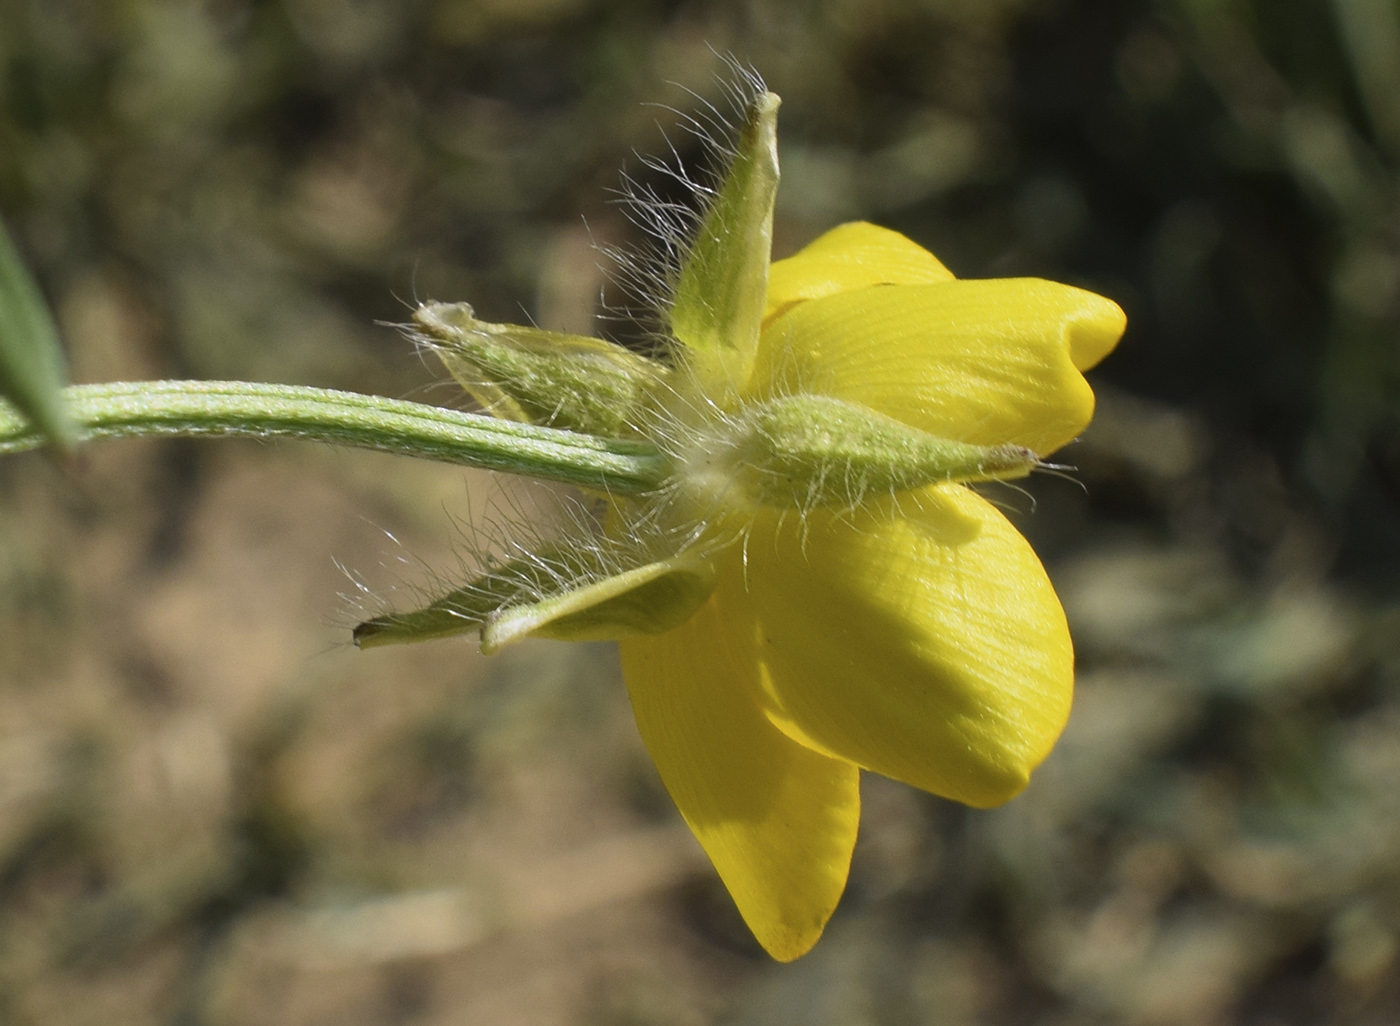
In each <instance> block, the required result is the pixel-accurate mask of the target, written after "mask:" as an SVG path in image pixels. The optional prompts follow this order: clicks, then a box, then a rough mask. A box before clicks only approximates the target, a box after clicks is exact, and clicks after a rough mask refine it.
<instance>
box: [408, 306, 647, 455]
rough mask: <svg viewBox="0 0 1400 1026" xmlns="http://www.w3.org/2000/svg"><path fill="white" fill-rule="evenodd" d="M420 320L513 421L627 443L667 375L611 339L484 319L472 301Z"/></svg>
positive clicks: (450, 360)
mask: <svg viewBox="0 0 1400 1026" xmlns="http://www.w3.org/2000/svg"><path fill="white" fill-rule="evenodd" d="M413 323H414V328H415V337H417V338H418V339H419V340H420V341H423V342H425V343H426V344H428V345H429V346H431V347H432V348H433V349H434V350H436V352H437V354H438V356H439V357H441V358H442V362H443V363H444V364H445V365H446V366H447V369H448V370H449V371H450V372H451V374H452V376H453V377H454V378H456V379H457V381H458V383H459V384H461V386H462V387H463V388H465V389H466V390H467V391H468V392H469V393H470V394H471V396H472V398H473V399H475V400H476V401H477V402H478V403H479V404H480V405H481V407H482V408H483V409H484V410H485V411H486V412H488V413H490V414H492V415H493V416H496V417H501V418H503V419H506V420H518V421H523V422H525V423H529V424H544V425H546V426H548V427H555V428H562V429H564V430H568V431H579V432H584V433H586V434H590V435H600V436H603V437H607V438H626V437H629V436H631V435H634V434H636V424H637V422H638V418H639V417H640V415H641V412H642V409H643V407H644V405H645V403H646V400H647V397H648V396H650V395H651V394H652V390H653V389H654V388H655V387H656V386H657V384H658V383H659V382H660V381H662V380H663V379H664V378H665V376H666V374H667V369H666V368H665V367H664V366H663V365H661V364H659V363H657V362H656V361H654V360H649V359H647V358H646V357H644V356H640V355H638V354H637V353H633V352H631V351H630V350H627V349H624V348H623V347H622V346H619V345H615V344H614V343H612V342H605V341H602V340H601V339H596V338H585V337H584V336H582V335H566V334H564V333H562V332H557V331H545V330H543V329H542V328H531V327H527V326H524V325H519V324H491V323H489V322H487V321H479V320H477V319H476V316H475V314H474V313H473V312H472V308H471V307H470V306H469V305H468V304H466V303H424V304H423V305H422V306H420V307H419V308H418V309H417V310H415V311H414V312H413Z"/></svg>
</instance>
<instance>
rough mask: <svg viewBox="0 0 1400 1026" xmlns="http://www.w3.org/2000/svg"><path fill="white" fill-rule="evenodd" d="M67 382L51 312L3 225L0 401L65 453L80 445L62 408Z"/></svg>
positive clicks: (0, 230)
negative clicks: (9, 405) (1, 399)
mask: <svg viewBox="0 0 1400 1026" xmlns="http://www.w3.org/2000/svg"><path fill="white" fill-rule="evenodd" d="M66 379H67V372H66V370H65V369H64V363H63V350H62V349H60V348H59V345H58V332H57V331H55V330H54V325H53V319H52V318H51V317H50V316H49V310H48V307H47V306H46V305H45V304H44V299H43V296H41V295H40V294H39V288H38V286H37V285H35V283H34V279H33V278H31V277H30V275H29V272H28V270H27V269H26V268H25V266H24V263H23V262H22V261H21V260H20V256H19V252H18V251H17V250H16V249H15V247H14V244H13V243H11V242H10V237H9V235H8V234H6V232H5V226H4V224H0V397H3V398H5V399H8V400H9V401H10V402H11V403H13V404H14V406H15V407H16V408H17V409H18V410H19V411H20V413H22V414H24V416H25V417H27V418H28V419H29V420H31V421H32V422H33V423H34V425H35V426H36V427H37V428H38V429H39V430H40V431H41V432H42V433H43V435H44V437H45V438H46V439H47V440H48V441H49V442H50V443H51V444H53V445H57V446H59V447H60V448H63V449H67V448H70V447H71V446H72V445H73V443H74V442H75V441H76V439H77V433H76V431H75V430H74V426H73V422H72V420H71V418H70V417H69V416H68V412H67V409H66V408H65V406H64V403H63V384H64V381H65V380H66Z"/></svg>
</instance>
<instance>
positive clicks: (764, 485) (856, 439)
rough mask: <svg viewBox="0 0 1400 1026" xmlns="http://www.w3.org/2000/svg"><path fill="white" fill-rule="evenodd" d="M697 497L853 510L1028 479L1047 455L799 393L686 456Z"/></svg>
mask: <svg viewBox="0 0 1400 1026" xmlns="http://www.w3.org/2000/svg"><path fill="white" fill-rule="evenodd" d="M679 462H680V464H681V467H682V469H681V472H680V473H681V479H682V481H683V482H685V483H686V484H687V485H688V486H689V487H690V488H691V489H692V491H694V492H698V493H702V494H704V493H710V494H712V495H713V494H716V493H722V494H723V495H724V496H725V497H726V500H727V502H726V503H725V504H729V505H732V504H733V503H734V502H735V501H736V500H737V501H743V502H747V503H751V504H753V505H757V506H768V507H777V508H789V509H798V510H807V509H820V508H844V509H854V508H856V507H857V506H860V505H861V504H862V503H864V502H865V501H866V500H867V499H871V498H878V497H881V496H885V495H888V494H890V493H897V492H901V491H908V490H911V489H915V488H922V487H924V486H926V485H930V484H941V483H947V482H974V481H992V480H1008V479H1012V478H1017V477H1024V476H1025V475H1026V474H1029V473H1030V472H1031V471H1032V470H1033V469H1034V468H1035V467H1036V466H1037V465H1038V464H1039V459H1038V457H1037V456H1036V454H1035V453H1033V452H1031V451H1030V450H1029V449H1026V448H1023V447H1021V446H1017V445H990V446H989V445H973V444H971V443H968V442H961V441H957V440H955V439H949V438H940V437H938V436H936V435H932V434H929V433H928V432H926V431H921V430H919V429H918V428H915V427H911V426H910V425H908V424H905V423H903V422H901V421H898V420H895V419H894V418H892V417H887V416H885V415H884V414H881V413H878V412H876V411H874V410H871V409H870V408H868V407H866V406H863V405H860V404H858V403H851V402H847V401H845V400H842V399H835V398H831V397H828V396H821V395H806V394H798V395H792V396H783V397H779V398H776V399H770V400H765V401H759V402H754V403H751V404H750V405H748V406H745V407H744V408H742V409H741V410H740V411H739V412H737V413H736V414H734V415H731V416H730V417H728V418H726V419H724V420H723V421H721V422H719V423H718V424H717V425H715V426H714V429H713V430H710V431H702V432H700V433H699V434H697V435H696V437H695V438H694V439H693V440H692V442H691V444H690V445H689V446H687V451H685V452H683V453H682V454H681V457H680V460H679Z"/></svg>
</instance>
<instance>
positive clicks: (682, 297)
mask: <svg viewBox="0 0 1400 1026" xmlns="http://www.w3.org/2000/svg"><path fill="white" fill-rule="evenodd" d="M778 103H779V101H778V97H777V96H775V95H774V94H773V93H767V92H765V93H761V94H760V95H759V96H757V97H756V98H755V99H754V101H753V103H751V104H750V105H749V109H748V112H747V116H746V118H745V121H744V125H743V128H742V130H741V131H740V134H739V143H738V146H737V148H736V150H735V153H734V159H733V162H732V163H731V164H730V166H729V171H728V174H727V175H726V176H725V179H724V182H723V184H722V185H721V186H720V188H719V191H718V192H717V193H716V195H715V197H714V202H713V203H712V204H711V205H710V207H709V209H708V210H706V211H705V214H704V217H703V218H702V219H701V222H700V230H699V231H698V232H697V234H696V237H695V241H694V242H693V243H692V244H691V246H690V249H689V251H688V252H687V253H686V255H685V258H684V260H683V261H682V262H681V266H680V271H679V274H678V275H677V278H676V287H675V294H674V297H673V298H672V302H671V310H670V321H671V324H670V327H671V334H672V335H673V336H674V337H675V338H676V339H677V341H679V342H681V343H682V344H684V345H685V346H686V347H687V349H688V355H689V362H690V364H691V366H692V367H693V368H694V369H695V371H696V373H697V375H698V376H699V377H700V383H701V386H702V388H708V389H713V388H715V387H720V386H723V385H724V384H725V383H727V382H728V383H733V382H742V381H743V380H744V379H745V378H746V377H747V376H748V370H749V367H750V365H751V364H752V361H753V354H754V350H755V349H756V348H757V346H758V333H759V329H760V328H761V327H762V325H763V311H764V304H765V302H766V301H767V294H768V262H769V260H770V258H771V256H772V243H773V202H774V199H775V197H776V196H777V192H778V136H777V124H778Z"/></svg>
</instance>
